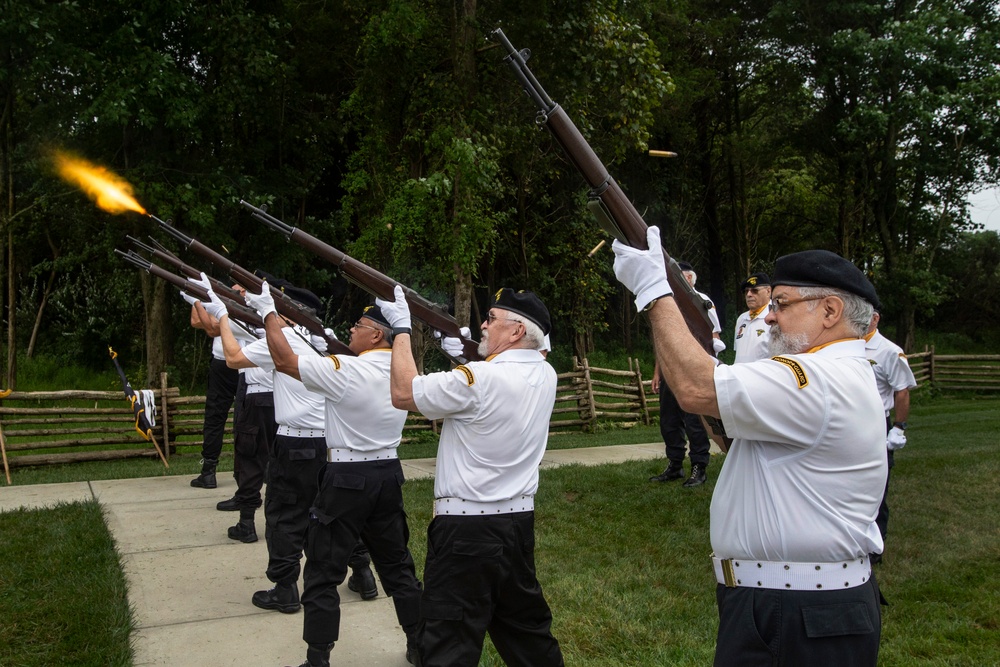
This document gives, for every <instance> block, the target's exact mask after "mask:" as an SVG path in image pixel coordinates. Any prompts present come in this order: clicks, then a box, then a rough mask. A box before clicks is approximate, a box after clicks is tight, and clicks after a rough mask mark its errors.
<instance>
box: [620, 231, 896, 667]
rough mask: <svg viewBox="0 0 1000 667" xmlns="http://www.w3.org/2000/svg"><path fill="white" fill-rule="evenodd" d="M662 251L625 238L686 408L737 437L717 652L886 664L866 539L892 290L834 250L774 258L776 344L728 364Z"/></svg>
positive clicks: (814, 662)
mask: <svg viewBox="0 0 1000 667" xmlns="http://www.w3.org/2000/svg"><path fill="white" fill-rule="evenodd" d="M647 241H648V243H649V248H650V250H636V249H634V248H630V247H628V246H625V245H624V244H621V243H619V242H617V241H616V242H615V243H614V246H613V247H614V251H615V255H616V258H615V274H616V275H617V276H618V279H619V280H620V281H621V282H622V283H624V284H625V286H626V287H628V288H629V289H630V290H631V291H632V293H633V294H635V295H636V306H637V307H638V308H639V310H648V313H649V319H650V325H651V328H652V332H653V340H654V343H655V346H656V354H657V356H658V357H659V358H660V359H662V360H664V362H665V363H666V365H665V367H664V369H663V371H664V375H665V377H666V380H667V383H668V384H669V385H670V387H671V389H672V390H673V391H674V393H675V394H676V395H677V400H678V401H679V402H680V404H681V407H683V408H684V409H685V410H688V411H689V412H695V413H698V414H704V415H714V416H715V417H720V418H721V419H722V422H723V423H724V424H725V426H726V432H727V433H729V435H731V436H732V437H733V442H732V444H731V446H730V448H729V453H728V454H727V455H726V460H725V462H724V464H723V467H722V471H721V473H720V475H719V479H718V481H717V483H716V485H715V491H714V494H713V498H712V506H711V540H712V548H713V549H714V551H715V554H714V556H713V562H714V566H715V572H716V578H717V581H718V582H719V583H718V586H717V588H716V600H717V602H718V609H719V632H718V640H717V645H716V652H715V665H716V666H717V667H728V666H730V665H750V666H755V665H767V667H771V666H772V665H809V667H825V666H831V667H833V666H837V667H839V666H840V665H858V666H872V667H874V665H875V664H876V662H877V659H878V648H879V638H880V634H881V627H882V625H881V609H880V607H879V602H880V600H881V595H880V593H879V590H878V585H877V583H876V581H875V577H874V575H873V572H872V568H871V562H870V561H869V558H868V554H869V553H872V552H876V551H881V547H882V539H881V537H880V535H879V532H878V528H877V527H876V526H875V515H876V513H877V512H878V505H879V501H880V500H881V496H882V490H883V488H884V487H885V478H886V467H887V465H886V457H885V452H884V450H885V435H884V430H883V425H882V414H883V411H882V401H881V400H880V399H879V396H878V390H877V389H876V388H875V378H874V373H873V372H872V367H871V364H869V363H868V359H867V358H866V357H865V342H864V340H863V339H862V338H861V337H862V336H864V334H865V332H866V331H867V328H868V323H869V322H870V321H871V317H872V312H873V308H872V304H874V303H877V301H878V298H877V296H876V294H875V289H874V288H873V287H872V285H871V283H870V282H869V281H868V279H867V278H866V277H865V276H864V274H863V273H862V272H861V271H860V270H858V268H857V267H855V266H854V265H853V264H851V263H850V262H849V261H847V260H845V259H843V258H841V257H839V256H837V255H835V254H833V253H831V252H827V251H825V250H810V251H806V252H799V253H795V254H792V255H786V256H784V257H781V258H779V259H778V261H777V263H776V264H775V270H774V281H773V283H772V286H773V298H772V302H771V304H772V310H771V312H770V313H769V314H768V316H767V320H768V323H769V324H770V325H771V354H773V355H775V356H774V357H772V358H771V359H762V360H759V361H754V362H747V363H741V364H735V365H732V366H726V365H717V361H716V360H715V359H713V358H712V357H710V356H709V355H708V354H706V353H705V352H704V351H703V350H702V349H701V348H700V347H699V345H698V344H697V342H696V341H695V339H694V337H693V336H692V335H691V334H690V332H689V331H688V329H687V327H686V326H685V324H684V319H683V317H682V316H681V313H680V310H679V309H678V307H677V304H676V303H674V299H673V298H672V292H671V289H670V285H669V283H668V282H667V280H666V270H665V267H664V261H663V253H662V252H660V248H661V246H660V234H659V230H658V229H657V228H655V227H650V228H649V231H648V234H647Z"/></svg>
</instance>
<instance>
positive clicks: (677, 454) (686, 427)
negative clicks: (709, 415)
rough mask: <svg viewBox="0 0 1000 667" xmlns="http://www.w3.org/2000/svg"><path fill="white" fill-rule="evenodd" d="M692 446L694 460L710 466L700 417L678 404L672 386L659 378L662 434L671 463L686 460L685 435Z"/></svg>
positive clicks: (708, 446)
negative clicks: (689, 412)
mask: <svg viewBox="0 0 1000 667" xmlns="http://www.w3.org/2000/svg"><path fill="white" fill-rule="evenodd" d="M685 433H687V440H688V442H689V443H690V447H691V453H690V456H691V463H692V464H695V463H698V464H701V465H702V466H705V467H708V459H709V453H708V452H709V449H710V448H711V444H710V443H709V441H708V433H707V432H706V431H705V427H704V426H703V425H702V423H701V417H699V416H698V415H692V414H688V413H687V412H684V411H683V410H681V406H680V405H678V404H677V399H676V398H675V397H674V394H673V392H671V391H670V387H668V386H667V383H666V382H664V380H663V377H662V376H661V377H660V435H662V436H663V444H664V445H665V449H666V452H667V459H669V460H670V462H671V463H677V464H680V463H683V462H684V456H685V454H686V452H687V446H685V441H684V434H685Z"/></svg>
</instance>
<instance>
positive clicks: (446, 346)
mask: <svg viewBox="0 0 1000 667" xmlns="http://www.w3.org/2000/svg"><path fill="white" fill-rule="evenodd" d="M459 333H461V334H462V336H463V337H465V338H472V330H470V329H469V327H462V328H461V329H459ZM434 337H435V338H440V339H441V351H442V352H444V353H445V354H447V355H448V356H449V357H451V358H452V359H464V358H465V346H464V345H463V344H462V339H461V338H455V337H454V336H445V335H444V334H443V333H441V332H440V331H435V332H434Z"/></svg>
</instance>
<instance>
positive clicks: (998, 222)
mask: <svg viewBox="0 0 1000 667" xmlns="http://www.w3.org/2000/svg"><path fill="white" fill-rule="evenodd" d="M969 203H970V204H972V206H971V207H970V209H969V212H970V213H971V214H972V221H973V222H981V223H983V224H984V225H985V226H986V229H991V230H993V231H995V232H1000V188H994V189H992V190H984V191H982V192H980V193H979V194H975V195H972V196H971V197H969Z"/></svg>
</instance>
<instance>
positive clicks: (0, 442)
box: [0, 426, 11, 486]
mask: <svg viewBox="0 0 1000 667" xmlns="http://www.w3.org/2000/svg"><path fill="white" fill-rule="evenodd" d="M0 454H3V472H4V474H5V475H7V486H10V484H11V482H10V465H9V464H8V463H7V438H6V437H5V436H4V434H3V426H0Z"/></svg>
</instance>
